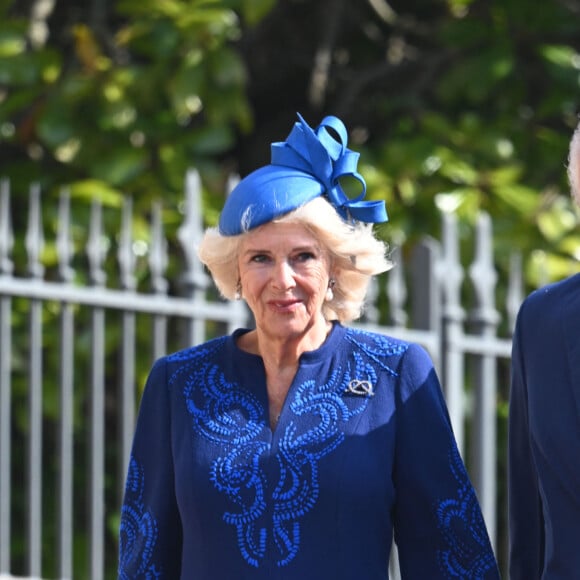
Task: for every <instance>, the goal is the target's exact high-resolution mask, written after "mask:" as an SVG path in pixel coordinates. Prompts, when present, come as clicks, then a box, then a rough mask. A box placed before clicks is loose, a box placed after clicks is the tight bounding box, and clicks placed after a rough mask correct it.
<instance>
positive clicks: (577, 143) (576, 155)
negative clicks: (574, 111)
mask: <svg viewBox="0 0 580 580" xmlns="http://www.w3.org/2000/svg"><path fill="white" fill-rule="evenodd" d="M568 182H569V184H570V191H571V194H572V197H573V198H574V201H576V203H577V204H578V205H580V124H578V126H577V127H576V130H575V131H574V135H572V140H571V141H570V152H569V154H568Z"/></svg>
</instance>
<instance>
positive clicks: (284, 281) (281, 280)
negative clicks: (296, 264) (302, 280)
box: [272, 260, 295, 290]
mask: <svg viewBox="0 0 580 580" xmlns="http://www.w3.org/2000/svg"><path fill="white" fill-rule="evenodd" d="M272 283H273V284H274V286H275V287H276V288H279V289H281V290H286V289H287V288H292V287H293V286H294V285H295V282H294V269H293V268H292V266H291V265H290V264H289V263H288V262H287V261H286V260H282V261H280V262H277V263H276V265H275V267H274V272H273V275H272Z"/></svg>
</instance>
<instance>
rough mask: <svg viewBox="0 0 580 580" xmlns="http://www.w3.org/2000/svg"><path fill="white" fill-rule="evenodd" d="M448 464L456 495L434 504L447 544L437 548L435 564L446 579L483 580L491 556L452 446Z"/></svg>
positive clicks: (473, 497)
mask: <svg viewBox="0 0 580 580" xmlns="http://www.w3.org/2000/svg"><path fill="white" fill-rule="evenodd" d="M450 467H451V472H452V473H453V476H454V478H455V480H456V481H457V483H458V484H459V486H458V488H457V497H455V498H449V499H446V500H443V501H440V502H439V503H438V505H437V507H436V516H437V521H438V525H439V529H440V530H441V532H442V534H443V537H444V539H445V541H446V543H447V546H448V547H447V549H445V550H439V551H438V554H437V557H438V561H439V566H440V568H441V570H442V572H443V573H445V574H446V577H447V578H470V579H472V580H483V579H484V578H485V575H486V573H487V572H488V571H489V570H492V569H493V568H495V566H496V564H495V557H494V555H493V552H492V549H491V546H490V545H489V540H488V536H487V531H486V527H485V522H484V520H483V516H482V514H481V510H480V508H479V504H478V501H477V497H476V495H475V491H474V489H473V487H472V485H471V483H470V481H469V478H468V476H467V473H466V472H465V468H464V467H463V463H462V461H461V457H460V456H459V452H458V450H457V448H456V447H453V449H452V450H451V451H450ZM466 531H467V533H466Z"/></svg>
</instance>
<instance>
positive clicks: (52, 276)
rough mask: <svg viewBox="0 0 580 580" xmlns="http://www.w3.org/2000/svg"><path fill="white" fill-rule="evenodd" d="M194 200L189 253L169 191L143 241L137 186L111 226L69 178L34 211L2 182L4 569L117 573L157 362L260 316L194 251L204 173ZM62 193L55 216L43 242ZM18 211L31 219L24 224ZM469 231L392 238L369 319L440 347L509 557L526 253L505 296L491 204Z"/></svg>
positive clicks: (191, 193)
mask: <svg viewBox="0 0 580 580" xmlns="http://www.w3.org/2000/svg"><path fill="white" fill-rule="evenodd" d="M184 201H185V203H184V206H183V220H182V223H181V225H180V227H179V228H178V230H177V235H176V242H177V246H178V251H176V250H175V245H174V250H173V251H172V252H170V251H169V249H168V248H169V241H168V239H167V237H166V235H165V233H164V227H163V223H162V212H161V206H160V205H158V204H154V205H153V207H152V209H151V213H150V216H151V217H150V221H149V229H148V233H147V238H146V239H145V240H142V239H139V240H136V239H135V238H134V234H133V220H134V215H133V204H132V202H131V199H130V198H127V199H126V200H125V203H124V205H123V207H122V208H120V210H119V212H120V219H117V220H115V223H118V224H119V227H118V231H113V232H111V231H108V229H107V228H108V227H109V223H108V222H107V220H106V219H105V215H104V209H103V207H102V206H101V205H100V204H99V202H98V201H96V200H95V201H93V202H92V203H91V206H90V210H89V212H88V222H87V223H86V224H78V223H73V221H72V218H71V216H72V213H73V212H72V211H71V203H72V202H71V199H70V196H69V194H68V192H67V191H66V190H63V191H62V192H61V193H60V195H59V197H58V200H56V201H55V200H43V199H42V192H41V190H40V188H38V187H37V186H33V187H32V188H31V189H30V192H29V194H28V199H27V208H28V213H27V216H26V220H24V222H23V221H22V219H19V220H15V217H16V216H15V215H14V213H15V212H14V211H13V210H12V209H11V202H13V193H12V192H11V191H10V184H9V182H8V181H7V180H4V181H2V182H1V183H0V578H1V577H2V574H4V575H6V576H9V575H10V574H16V575H21V576H23V575H28V576H30V577H38V578H41V577H44V578H49V577H50V578H59V579H65V578H73V577H80V578H91V579H94V580H100V579H103V578H112V577H115V570H116V557H117V540H118V538H117V527H118V520H119V508H120V504H121V501H122V493H123V484H124V478H125V474H126V470H127V462H128V458H129V452H130V446H131V441H132V435H133V428H134V422H135V413H136V407H137V405H138V401H139V397H140V393H141V389H142V387H143V384H144V379H145V377H146V373H147V372H148V370H149V368H150V367H151V364H152V362H153V360H155V359H156V358H159V357H160V356H162V355H164V354H166V353H167V352H170V351H173V350H177V349H179V348H183V347H186V346H189V345H192V344H198V343H200V342H202V341H204V340H207V339H208V338H209V337H211V336H216V335H218V334H224V333H230V332H232V331H233V330H234V329H235V328H238V327H244V326H246V327H247V326H249V325H251V324H252V320H251V317H250V316H249V312H248V310H247V308H246V307H245V306H244V305H243V303H242V302H225V301H223V300H221V299H220V298H219V296H217V294H216V292H215V290H214V289H213V287H212V284H211V281H210V279H209V278H208V276H207V274H206V272H205V271H204V269H203V267H202V265H201V264H200V263H199V261H198V260H197V259H196V256H195V246H196V243H197V242H198V241H199V239H200V237H201V235H202V233H203V220H202V209H201V184H200V181H199V176H198V174H197V173H196V172H195V171H191V172H189V173H188V174H187V176H186V179H185V200H184ZM50 203H53V204H54V205H55V206H56V208H55V210H54V215H55V216H56V218H55V221H56V226H54V225H53V227H52V229H51V232H52V238H51V237H50V236H49V238H48V241H47V239H46V237H45V236H46V230H47V227H46V223H45V220H43V215H44V214H45V212H46V206H47V205H49V204H50ZM15 223H18V224H19V228H22V227H24V228H25V229H24V230H22V231H20V230H19V231H18V232H17V234H18V235H15V231H14V224H15ZM457 230H458V228H457V219H456V217H455V216H453V215H451V214H444V215H443V216H442V233H441V241H437V240H435V239H433V238H425V239H424V240H422V241H421V242H420V243H418V244H416V245H415V247H414V248H412V251H408V252H406V253H405V255H406V256H408V257H407V258H406V259H405V260H403V258H402V256H403V252H402V250H403V249H405V250H406V249H407V248H396V249H395V251H394V252H393V254H392V256H391V257H392V259H393V261H394V262H395V267H394V268H393V269H392V270H391V271H390V272H388V273H387V275H382V276H380V277H378V278H377V279H376V280H374V281H373V283H372V285H371V288H370V292H369V300H368V304H367V307H366V309H365V313H364V317H363V318H362V319H361V320H360V321H358V322H357V323H356V326H358V327H361V328H365V329H367V330H371V331H375V332H380V333H383V334H390V335H394V336H397V337H398V338H401V339H403V340H408V341H411V342H416V343H419V344H422V345H423V346H424V347H425V348H426V349H427V350H428V351H429V353H430V354H431V356H432V358H433V360H434V362H435V365H436V367H437V370H438V372H439V374H440V377H441V379H442V385H443V388H444V394H445V397H446V400H447V404H448V408H449V414H450V417H451V421H452V424H453V428H454V431H455V435H456V438H457V441H458V444H459V446H460V449H461V450H462V453H463V455H464V458H465V460H466V463H467V464H468V469H469V471H470V475H471V477H472V480H473V482H474V485H475V487H476V489H477V492H478V496H479V499H480V502H481V505H482V510H483V513H484V518H485V520H486V523H487V526H488V529H489V532H490V535H491V537H492V542H493V543H494V547H495V548H496V552H500V553H502V552H504V551H505V550H504V547H503V545H502V544H503V542H505V521H504V516H503V515H502V514H504V512H505V497H504V496H503V492H502V491H501V490H498V485H499V486H500V487H501V488H502V489H503V486H501V482H502V477H503V474H502V469H503V468H500V467H501V466H502V465H503V463H504V461H505V458H503V457H502V456H501V446H500V445H498V434H497V417H498V401H499V399H500V398H501V390H502V387H503V388H504V390H505V380H506V368H507V365H508V363H509V357H510V352H511V336H510V335H511V329H512V328H513V325H514V320H515V316H516V314H517V310H518V308H519V305H520V303H521V300H522V292H523V291H522V280H521V278H522V277H521V265H520V261H519V258H518V257H517V256H514V258H513V261H512V267H511V268H510V274H509V278H508V279H507V280H506V281H505V285H506V291H505V293H504V295H505V297H506V298H505V304H503V305H501V307H497V306H496V302H495V296H496V290H497V288H496V286H497V284H498V274H497V272H496V269H495V267H494V256H493V233H492V231H491V223H490V219H489V217H488V216H487V215H486V214H481V216H480V217H479V219H478V221H477V224H476V225H475V228H474V232H473V243H472V246H473V248H474V253H473V257H472V260H471V263H470V264H469V265H468V266H467V267H464V266H463V265H462V263H461V260H460V239H459V235H458V231H457ZM78 231H82V232H83V233H84V235H85V237H84V238H83V240H82V243H80V242H79V240H78ZM73 232H77V233H76V234H73ZM75 235H77V238H75ZM17 242H18V243H22V244H23V246H22V247H20V248H19V247H17ZM174 242H175V240H174ZM80 249H82V252H80V253H81V254H82V256H80V255H79V250H80ZM113 250H114V251H113ZM47 254H49V255H50V259H47V257H46V256H47ZM172 261H173V263H176V264H177V267H176V268H174V270H172V271H177V272H179V274H178V275H177V276H176V275H173V276H174V278H172V277H171V276H170V274H169V271H170V265H171V264H172ZM175 278H177V279H175ZM466 287H469V289H470V292H469V296H470V299H469V303H466V299H465V295H466V292H465V289H466ZM500 331H501V332H502V333H503V336H501V335H500ZM502 381H503V382H502ZM498 449H500V451H499V452H498ZM498 519H499V523H498ZM500 555H501V554H500ZM395 562H396V559H395ZM395 568H396V566H393V569H392V576H393V577H395V578H396V577H397V576H398V572H397V570H396V569H395Z"/></svg>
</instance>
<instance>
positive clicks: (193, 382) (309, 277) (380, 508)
mask: <svg viewBox="0 0 580 580" xmlns="http://www.w3.org/2000/svg"><path fill="white" fill-rule="evenodd" d="M346 145H347V132H346V128H345V126H344V125H343V123H342V122H341V121H340V120H339V119H338V118H336V117H326V118H325V119H324V120H323V121H322V123H321V124H320V125H319V127H318V128H317V129H316V130H313V129H311V128H310V127H309V126H308V124H307V123H306V122H305V121H304V120H303V119H302V118H301V117H300V118H299V121H298V122H297V123H296V124H295V125H294V127H293V129H292V131H291V133H290V135H289V136H288V138H287V140H286V141H285V142H281V143H274V144H273V145H272V162H271V163H270V164H269V165H267V166H264V167H262V168H260V169H258V170H256V171H254V172H253V173H251V174H250V175H248V176H247V177H245V178H244V179H243V180H242V181H241V182H240V183H239V184H238V185H237V186H236V187H235V188H234V190H233V191H232V193H231V194H230V196H229V197H228V199H227V201H226V203H225V206H224V208H223V211H222V213H221V215H220V221H219V225H218V227H216V228H210V229H209V230H207V232H206V234H205V236H204V238H203V240H202V241H201V244H200V247H199V257H200V259H201V261H202V262H203V263H204V264H205V265H206V266H207V267H208V269H209V271H210V272H211V274H212V277H213V279H214V281H215V283H216V285H217V287H218V288H219V290H220V292H221V293H222V294H223V296H225V297H226V298H228V299H240V300H244V301H245V302H246V303H247V305H248V307H249V309H250V310H251V312H252V314H253V317H254V325H253V327H252V328H245V329H238V330H236V331H235V332H234V333H233V334H232V335H230V336H223V337H220V338H216V339H213V340H210V341H208V342H206V343H204V344H201V345H197V346H193V347H191V348H189V349H186V350H184V351H182V352H179V353H175V354H172V355H169V356H167V357H164V358H162V359H161V360H159V361H157V363H156V364H155V365H154V367H153V369H152V371H151V373H150V376H149V379H148V382H147V385H146V388H145V392H144V394H143V399H142V402H141V409H140V413H139V420H138V424H137V429H136V433H135V440H134V445H133V451H132V456H131V462H130V470H129V475H128V479H127V488H126V489H127V491H126V494H125V501H124V505H123V510H122V519H121V529H120V538H121V542H120V566H119V575H120V577H121V578H137V577H143V578H149V577H163V578H171V579H174V578H182V579H193V578H195V579H196V580H221V579H224V580H226V579H227V580H230V579H235V580H239V579H256V580H262V579H263V580H266V579H280V580H297V579H304V580H311V579H312V580H313V579H320V578H332V579H333V580H353V579H355V578H356V579H358V578H361V579H364V580H374V579H377V580H378V579H386V578H388V566H389V555H390V553H391V547H392V542H393V534H394V537H395V541H396V543H397V546H398V551H399V559H400V566H401V574H402V577H403V578H405V579H417V580H425V579H427V578H428V579H429V580H436V579H439V578H441V579H444V578H465V579H467V578H469V579H496V578H498V577H499V575H498V571H497V566H496V562H495V559H494V555H493V552H492V549H491V546H490V543H489V539H488V536H487V532H486V529H485V525H484V522H483V519H482V516H481V512H480V508H479V505H478V502H477V498H476V496H475V492H474V490H473V487H472V485H471V483H470V481H469V478H468V476H467V473H466V470H465V467H464V465H463V463H462V461H461V458H460V455H459V452H458V450H457V446H456V443H455V439H454V436H453V432H452V429H451V425H450V422H449V418H448V415H447V410H446V407H445V403H444V400H443V396H442V393H441V388H440V385H439V382H438V379H437V376H436V374H435V371H434V369H433V365H432V363H431V360H430V358H429V357H428V355H427V354H426V352H425V351H424V350H423V349H422V348H421V347H419V346H417V345H413V344H409V343H405V342H402V341H400V340H397V339H395V338H392V337H389V336H383V335H379V334H374V333H369V332H364V331H362V330H357V329H354V328H349V327H348V326H346V323H348V322H350V321H352V320H355V319H356V318H358V317H359V316H360V313H361V311H362V309H363V308H364V300H365V296H366V292H367V288H368V284H369V282H370V280H371V278H372V276H374V275H376V274H379V273H380V272H384V271H386V270H388V269H389V267H390V265H391V264H390V263H389V261H388V259H387V258H386V257H385V255H386V248H385V244H384V243H383V242H382V241H380V240H379V239H377V238H376V237H375V236H374V233H373V229H372V224H374V223H378V222H382V221H386V220H387V214H386V210H385V205H384V202H382V201H365V200H364V197H365V183H364V179H363V178H362V176H360V175H359V174H358V172H357V171H356V166H357V162H358V154H356V153H354V152H352V151H350V150H349V149H348V148H347V147H346ZM345 176H351V177H354V178H355V179H357V180H358V181H359V182H360V183H361V186H362V193H361V194H360V195H359V196H358V197H357V198H355V199H349V198H348V197H347V196H346V194H345V193H344V191H343V190H342V188H341V186H340V179H341V178H342V177H345Z"/></svg>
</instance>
